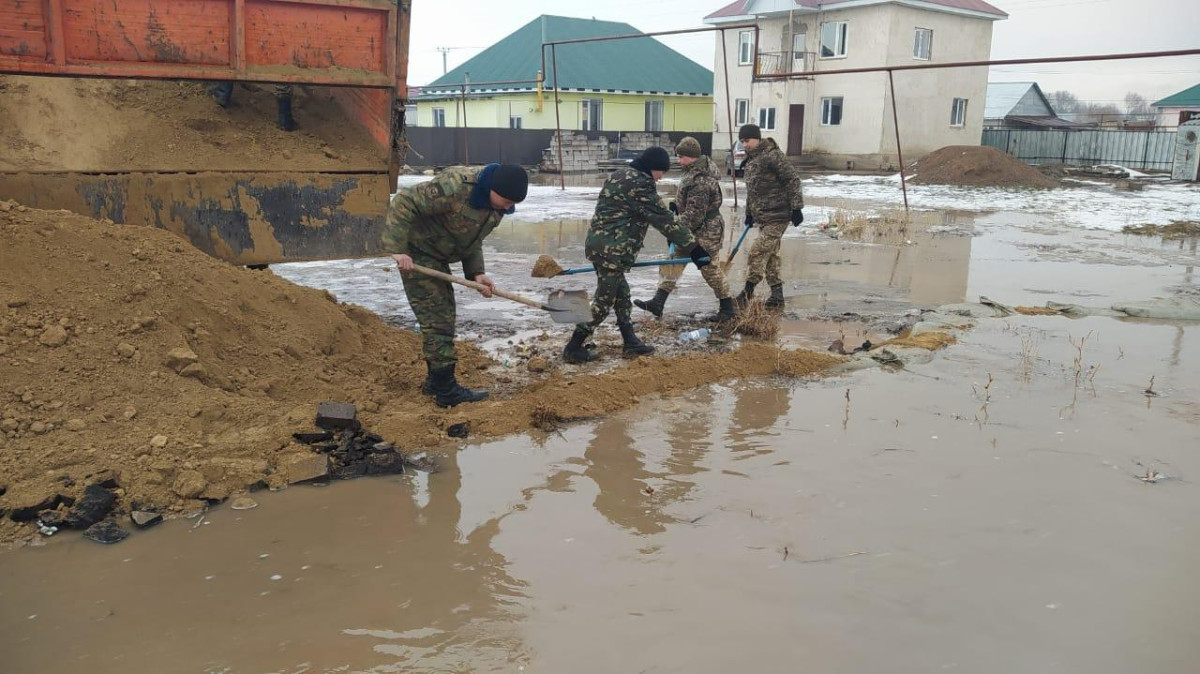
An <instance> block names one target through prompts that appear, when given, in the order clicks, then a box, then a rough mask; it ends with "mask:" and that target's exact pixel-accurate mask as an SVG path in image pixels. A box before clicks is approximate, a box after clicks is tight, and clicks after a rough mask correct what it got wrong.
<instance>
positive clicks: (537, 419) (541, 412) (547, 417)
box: [529, 402, 569, 433]
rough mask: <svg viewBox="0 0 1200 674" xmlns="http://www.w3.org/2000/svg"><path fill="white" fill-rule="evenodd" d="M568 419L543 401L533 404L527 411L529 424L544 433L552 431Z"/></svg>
mask: <svg viewBox="0 0 1200 674" xmlns="http://www.w3.org/2000/svg"><path fill="white" fill-rule="evenodd" d="M568 421H569V420H568V419H564V418H563V417H561V416H559V415H558V413H556V412H555V411H554V410H552V409H550V407H549V406H548V405H546V403H544V402H539V403H538V404H537V405H534V407H533V411H531V412H530V413H529V425H531V426H533V427H534V428H536V429H538V430H539V431H542V432H545V433H554V432H555V431H557V430H558V429H559V428H561V427H562V426H563V424H566V423H567V422H568Z"/></svg>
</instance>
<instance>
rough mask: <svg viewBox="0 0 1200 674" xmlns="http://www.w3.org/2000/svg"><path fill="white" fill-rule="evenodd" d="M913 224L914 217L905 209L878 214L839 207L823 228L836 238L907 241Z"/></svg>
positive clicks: (868, 240) (869, 240)
mask: <svg viewBox="0 0 1200 674" xmlns="http://www.w3.org/2000/svg"><path fill="white" fill-rule="evenodd" d="M911 224H912V217H911V216H910V215H909V214H908V213H905V212H904V211H896V210H893V211H887V212H886V213H883V214H879V215H876V214H873V213H864V212H862V211H849V210H845V209H840V208H839V209H838V210H836V211H834V212H833V214H832V215H830V216H829V222H828V223H827V224H825V225H823V226H822V229H824V231H825V233H826V234H827V235H828V236H829V237H831V238H834V239H845V240H847V241H860V242H864V243H876V242H880V241H893V240H896V239H899V240H901V241H906V237H907V236H908V235H909V227H910V225H911Z"/></svg>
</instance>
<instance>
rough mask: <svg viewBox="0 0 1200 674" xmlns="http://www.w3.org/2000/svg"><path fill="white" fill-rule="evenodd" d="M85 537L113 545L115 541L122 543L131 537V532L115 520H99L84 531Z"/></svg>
mask: <svg viewBox="0 0 1200 674" xmlns="http://www.w3.org/2000/svg"><path fill="white" fill-rule="evenodd" d="M83 537H84V538H87V539H89V540H93V541H96V542H97V543H104V544H105V545H112V544H113V543H120V542H121V541H123V540H125V539H126V538H129V532H128V531H125V530H124V529H122V528H121V526H120V525H119V524H117V523H116V522H114V521H113V520H104V521H103V522H97V523H95V524H93V525H92V526H90V527H88V528H87V531H84V532H83Z"/></svg>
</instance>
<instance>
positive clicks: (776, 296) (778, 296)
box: [767, 283, 783, 309]
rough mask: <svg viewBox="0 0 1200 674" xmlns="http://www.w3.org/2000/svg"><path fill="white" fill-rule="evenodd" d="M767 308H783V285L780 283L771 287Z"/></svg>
mask: <svg viewBox="0 0 1200 674" xmlns="http://www.w3.org/2000/svg"><path fill="white" fill-rule="evenodd" d="M767 308H768V309H782V308H783V284H782V283H780V284H779V285H777V286H771V296H770V297H768V298H767Z"/></svg>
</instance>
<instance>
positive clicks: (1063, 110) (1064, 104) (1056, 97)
mask: <svg viewBox="0 0 1200 674" xmlns="http://www.w3.org/2000/svg"><path fill="white" fill-rule="evenodd" d="M1046 97H1047V98H1049V99H1050V107H1052V108H1054V112H1055V113H1056V114H1057V115H1058V116H1059V117H1066V116H1068V115H1070V114H1071V113H1073V112H1075V111H1076V110H1078V109H1079V97H1078V96H1076V95H1075V94H1073V93H1071V92H1069V91H1061V90H1060V91H1052V92H1050V93H1049V94H1048V95H1047V96H1046Z"/></svg>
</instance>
